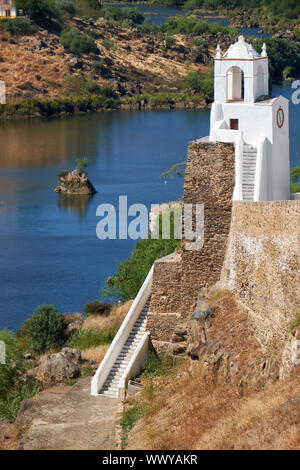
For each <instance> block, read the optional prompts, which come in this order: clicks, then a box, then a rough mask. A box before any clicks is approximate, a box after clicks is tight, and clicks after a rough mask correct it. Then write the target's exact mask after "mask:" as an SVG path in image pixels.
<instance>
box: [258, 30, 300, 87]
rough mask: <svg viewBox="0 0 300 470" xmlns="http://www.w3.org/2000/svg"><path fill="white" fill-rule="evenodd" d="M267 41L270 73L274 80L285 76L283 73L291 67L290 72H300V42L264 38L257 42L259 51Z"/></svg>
mask: <svg viewBox="0 0 300 470" xmlns="http://www.w3.org/2000/svg"><path fill="white" fill-rule="evenodd" d="M264 42H265V43H266V45H267V50H268V56H269V59H270V60H269V67H270V75H271V78H272V80H276V79H277V80H278V79H282V78H283V73H284V71H285V70H286V68H287V67H289V74H299V73H300V44H299V43H298V42H296V41H292V40H289V39H277V38H274V39H264V40H261V41H258V42H256V43H255V48H256V50H257V51H259V50H260V49H261V47H262V45H263V43H264Z"/></svg>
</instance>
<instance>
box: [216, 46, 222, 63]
mask: <svg viewBox="0 0 300 470" xmlns="http://www.w3.org/2000/svg"><path fill="white" fill-rule="evenodd" d="M216 51H217V53H216V59H221V47H220V44H218V45H217V49H216Z"/></svg>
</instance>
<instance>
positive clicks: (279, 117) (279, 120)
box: [276, 108, 284, 128]
mask: <svg viewBox="0 0 300 470" xmlns="http://www.w3.org/2000/svg"><path fill="white" fill-rule="evenodd" d="M276 120H277V126H278V127H279V128H281V127H282V126H283V123H284V112H283V109H282V108H279V109H278V111H277V118H276Z"/></svg>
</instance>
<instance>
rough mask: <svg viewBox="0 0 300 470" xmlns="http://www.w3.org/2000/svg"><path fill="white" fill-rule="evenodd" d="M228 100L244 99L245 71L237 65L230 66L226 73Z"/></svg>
mask: <svg viewBox="0 0 300 470" xmlns="http://www.w3.org/2000/svg"><path fill="white" fill-rule="evenodd" d="M226 91H227V95H226V96H227V101H244V97H245V79H244V72H243V70H242V69H240V68H239V67H237V66H233V67H230V69H228V70H227V73H226Z"/></svg>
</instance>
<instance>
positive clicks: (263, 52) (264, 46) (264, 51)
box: [261, 42, 268, 57]
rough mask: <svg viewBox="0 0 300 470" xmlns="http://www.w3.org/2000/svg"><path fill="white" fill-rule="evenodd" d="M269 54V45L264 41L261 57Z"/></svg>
mask: <svg viewBox="0 0 300 470" xmlns="http://www.w3.org/2000/svg"><path fill="white" fill-rule="evenodd" d="M267 56H268V54H267V46H266V43H265V42H264V43H263V46H262V49H261V57H267Z"/></svg>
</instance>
